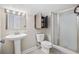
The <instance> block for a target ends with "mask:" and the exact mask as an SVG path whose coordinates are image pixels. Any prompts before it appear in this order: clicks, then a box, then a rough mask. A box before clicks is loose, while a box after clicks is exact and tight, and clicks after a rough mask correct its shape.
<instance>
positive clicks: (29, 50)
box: [22, 46, 38, 54]
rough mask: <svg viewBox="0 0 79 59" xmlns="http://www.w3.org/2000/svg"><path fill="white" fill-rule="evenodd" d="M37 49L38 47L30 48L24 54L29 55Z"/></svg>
mask: <svg viewBox="0 0 79 59" xmlns="http://www.w3.org/2000/svg"><path fill="white" fill-rule="evenodd" d="M35 49H38V48H37V46H34V47H32V48H29V49H27V50H25V51H23V52H22V54H27V53H29V52H31V51H34V50H35Z"/></svg>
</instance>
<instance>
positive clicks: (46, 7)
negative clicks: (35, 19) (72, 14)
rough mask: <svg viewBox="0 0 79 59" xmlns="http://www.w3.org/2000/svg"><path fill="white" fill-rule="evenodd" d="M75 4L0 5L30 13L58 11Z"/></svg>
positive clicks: (0, 5)
mask: <svg viewBox="0 0 79 59" xmlns="http://www.w3.org/2000/svg"><path fill="white" fill-rule="evenodd" d="M75 6H76V4H0V7H3V8H7V9H19V10H23V11H28V12H31V13H37V12H58V11H61V10H64V9H67V8H72V7H75Z"/></svg>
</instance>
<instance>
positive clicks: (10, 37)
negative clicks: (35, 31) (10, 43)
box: [5, 33, 27, 40]
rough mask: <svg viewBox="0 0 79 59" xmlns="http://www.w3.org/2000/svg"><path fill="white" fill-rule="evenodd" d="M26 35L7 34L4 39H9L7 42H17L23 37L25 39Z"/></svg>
mask: <svg viewBox="0 0 79 59" xmlns="http://www.w3.org/2000/svg"><path fill="white" fill-rule="evenodd" d="M26 36H27V34H24V33H20V34H9V35H7V36H6V37H5V38H6V39H9V40H17V39H19V40H20V39H22V38H24V37H26Z"/></svg>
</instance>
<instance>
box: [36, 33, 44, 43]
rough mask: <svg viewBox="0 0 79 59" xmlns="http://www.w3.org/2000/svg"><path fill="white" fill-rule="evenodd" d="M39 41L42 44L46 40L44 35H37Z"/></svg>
mask: <svg viewBox="0 0 79 59" xmlns="http://www.w3.org/2000/svg"><path fill="white" fill-rule="evenodd" d="M36 37H37V41H38V42H42V41H43V40H44V34H36Z"/></svg>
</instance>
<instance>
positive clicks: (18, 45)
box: [5, 33, 27, 54]
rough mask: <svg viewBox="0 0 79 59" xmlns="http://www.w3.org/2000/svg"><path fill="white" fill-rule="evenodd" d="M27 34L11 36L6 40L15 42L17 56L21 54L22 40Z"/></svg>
mask: <svg viewBox="0 0 79 59" xmlns="http://www.w3.org/2000/svg"><path fill="white" fill-rule="evenodd" d="M26 36H27V34H24V33H19V34H9V35H7V36H6V37H5V38H6V39H8V40H13V41H14V48H15V54H21V40H22V39H23V38H25V37H26Z"/></svg>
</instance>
